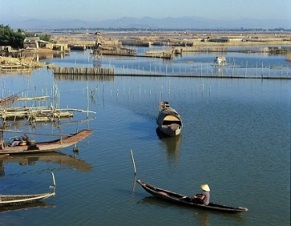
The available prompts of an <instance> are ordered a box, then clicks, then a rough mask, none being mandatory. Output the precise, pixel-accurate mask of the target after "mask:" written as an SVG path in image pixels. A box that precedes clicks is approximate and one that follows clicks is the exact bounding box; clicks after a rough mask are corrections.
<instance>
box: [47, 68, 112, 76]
mask: <svg viewBox="0 0 291 226" xmlns="http://www.w3.org/2000/svg"><path fill="white" fill-rule="evenodd" d="M53 72H54V74H71V75H114V68H95V67H94V68H86V67H81V68H75V67H55V68H53Z"/></svg>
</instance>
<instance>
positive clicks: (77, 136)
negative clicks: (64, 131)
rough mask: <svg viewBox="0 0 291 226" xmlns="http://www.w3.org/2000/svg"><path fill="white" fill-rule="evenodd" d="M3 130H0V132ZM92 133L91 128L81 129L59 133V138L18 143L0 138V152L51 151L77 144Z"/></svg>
mask: <svg viewBox="0 0 291 226" xmlns="http://www.w3.org/2000/svg"><path fill="white" fill-rule="evenodd" d="M1 132H3V131H0V133H1ZM92 133H93V130H88V129H83V130H80V131H79V132H77V133H73V134H69V135H63V136H62V135H61V138H60V139H56V140H52V141H46V142H34V141H31V140H27V141H25V142H22V141H21V142H20V143H18V145H13V143H11V144H10V143H7V142H4V141H3V140H1V139H0V154H25V153H41V152H52V151H56V150H60V149H62V148H66V147H69V146H72V145H75V144H77V143H78V142H79V141H81V140H83V139H85V138H86V137H88V136H90V135H91V134H92Z"/></svg>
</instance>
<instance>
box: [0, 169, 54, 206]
mask: <svg viewBox="0 0 291 226" xmlns="http://www.w3.org/2000/svg"><path fill="white" fill-rule="evenodd" d="M52 179H53V186H52V187H53V191H52V192H47V193H41V194H23V195H0V207H1V206H9V205H20V204H25V203H31V202H37V201H40V200H43V199H47V198H49V197H52V196H55V195H56V189H55V188H56V181H55V175H54V173H53V172H52Z"/></svg>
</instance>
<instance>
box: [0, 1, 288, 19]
mask: <svg viewBox="0 0 291 226" xmlns="http://www.w3.org/2000/svg"><path fill="white" fill-rule="evenodd" d="M147 16H148V17H153V18H166V17H185V16H190V17H200V18H206V19H219V20H238V19H245V18H248V19H262V20H263V19H280V20H286V21H290V24H291V0H48V1H45V0H0V24H2V23H3V22H1V21H4V22H5V24H6V23H7V21H8V22H9V21H13V20H17V19H18V20H25V19H31V18H37V19H51V18H54V19H59V20H66V19H78V20H84V21H103V20H108V19H118V18H122V17H136V18H142V17H147ZM288 23H289V22H288Z"/></svg>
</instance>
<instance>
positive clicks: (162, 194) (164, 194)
mask: <svg viewBox="0 0 291 226" xmlns="http://www.w3.org/2000/svg"><path fill="white" fill-rule="evenodd" d="M137 183H139V184H140V185H141V186H142V187H143V188H144V189H145V190H146V191H147V192H148V193H150V194H152V195H153V196H155V197H157V198H160V199H164V200H167V201H171V202H175V203H178V204H182V205H186V206H190V207H191V206H192V207H199V208H203V209H209V210H217V211H224V212H229V213H237V212H245V211H248V209H247V208H245V207H231V206H226V205H221V204H217V203H213V202H210V203H209V204H208V205H204V204H199V203H197V202H195V201H193V199H192V198H191V197H189V196H185V195H181V194H178V193H175V192H172V191H168V190H164V189H161V188H157V187H154V186H152V185H150V184H147V183H145V182H143V181H141V180H137Z"/></svg>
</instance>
